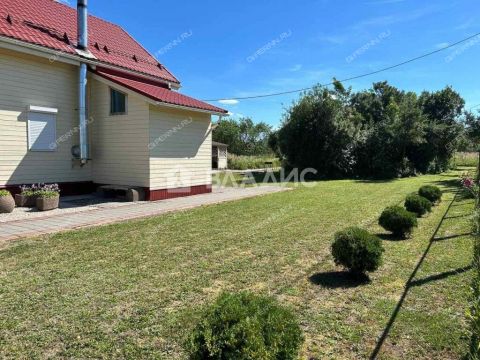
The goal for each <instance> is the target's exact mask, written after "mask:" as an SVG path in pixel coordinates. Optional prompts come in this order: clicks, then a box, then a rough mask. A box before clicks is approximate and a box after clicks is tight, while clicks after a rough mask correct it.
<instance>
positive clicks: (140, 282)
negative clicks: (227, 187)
mask: <svg viewBox="0 0 480 360" xmlns="http://www.w3.org/2000/svg"><path fill="white" fill-rule="evenodd" d="M460 173H461V172H460V171H456V172H451V173H448V174H442V175H432V176H422V177H417V178H410V179H402V180H395V181H386V182H382V181H378V182H375V181H373V182H369V181H354V180H341V181H322V182H319V183H317V184H316V186H315V187H313V188H298V189H295V190H292V191H289V192H284V193H277V194H273V195H268V196H264V197H259V198H254V199H247V200H242V201H237V202H231V203H225V204H221V205H215V206H207V207H203V208H199V209H195V210H190V211H185V212H181V213H175V214H169V215H165V216H160V217H155V218H150V219H147V220H142V221H132V222H126V223H123V224H117V225H111V226H105V227H99V228H93V229H87V230H82V231H75V232H69V233H63V234H58V235H53V236H44V237H41V238H35V239H26V240H23V241H17V242H14V243H11V244H10V245H8V246H6V247H4V248H3V249H2V250H1V251H0V306H1V309H0V357H2V358H31V357H34V358H50V357H61V358H164V359H184V358H185V357H186V354H185V353H184V350H183V349H184V348H183V344H184V341H185V339H186V337H187V336H188V334H189V332H190V330H191V328H192V327H193V326H194V325H195V322H196V321H197V319H198V316H199V311H200V310H201V307H202V306H203V305H204V304H205V303H206V302H210V301H212V300H213V299H214V298H215V297H216V296H217V295H218V293H220V292H221V291H222V290H231V291H236V290H246V289H248V290H251V291H254V292H257V293H261V294H271V295H274V296H276V297H277V298H278V299H279V300H280V301H281V302H283V303H285V304H289V305H290V306H292V307H293V308H294V309H295V310H296V312H297V313H298V316H299V318H300V321H301V326H302V328H303V330H304V331H305V334H306V342H305V346H304V348H303V353H302V358H306V359H330V358H331V359H353V358H368V357H369V356H370V355H371V354H372V352H373V351H374V348H375V346H376V345H377V340H378V339H379V337H380V335H381V334H382V333H383V332H384V330H385V329H387V332H385V334H386V335H387V336H386V338H385V341H384V342H383V343H382V346H381V347H380V352H379V358H382V359H459V358H460V357H461V356H462V355H464V354H465V352H466V350H467V344H468V324H467V322H466V319H465V310H466V309H467V307H468V296H469V291H470V281H471V276H472V272H471V271H470V270H469V266H470V264H471V259H472V238H471V237H470V235H468V233H469V232H470V219H469V214H470V212H471V210H472V206H473V203H472V200H469V199H462V198H460V197H457V198H456V199H454V191H455V190H456V188H455V184H456V183H457V180H456V178H457V177H458V176H459V175H460ZM427 183H432V184H437V185H440V186H442V187H443V189H444V190H445V191H446V193H445V195H444V201H443V202H442V203H441V204H440V205H439V206H438V207H436V208H435V209H434V212H433V213H432V214H430V215H429V216H427V217H426V218H424V219H421V221H420V224H419V228H418V229H417V230H416V231H415V233H414V236H413V238H412V239H410V240H408V241H392V239H390V238H389V237H388V236H383V237H384V246H385V249H386V252H385V263H384V265H383V266H382V267H381V269H380V270H379V271H378V272H376V273H374V274H372V276H371V280H372V281H371V283H369V284H356V283H352V281H350V280H349V279H348V278H347V277H345V276H344V273H342V272H341V269H340V268H337V267H335V266H334V264H333V261H332V258H331V255H330V244H331V241H332V237H333V234H334V233H335V232H336V231H337V230H339V229H342V228H344V227H346V226H351V225H359V226H364V227H366V228H368V229H369V230H371V231H373V232H376V233H380V234H381V233H382V231H381V229H380V228H379V227H378V226H377V225H376V220H377V218H378V216H379V214H380V212H381V211H382V210H383V208H384V207H385V206H387V205H392V204H397V203H400V202H401V201H402V199H404V198H405V196H406V195H407V194H408V193H410V192H413V191H415V190H417V189H418V187H419V186H421V185H423V184H427ZM445 214H446V215H445ZM438 226H439V228H438V231H436V229H437V227H438ZM433 235H435V239H437V240H436V241H434V242H433V243H432V244H431V246H429V243H430V240H431V238H432V236H433ZM427 250H428V251H427ZM422 258H424V260H423V261H422V262H421V263H420V266H419V268H418V271H417V272H416V273H414V270H415V268H416V267H417V264H418V263H419V261H420V260H421V259H422ZM412 273H414V275H415V276H414V278H413V281H410V282H409V283H408V284H409V286H407V287H406V284H407V281H408V280H409V278H410V277H411V275H412ZM405 289H406V292H405V291H404V290H405ZM402 294H403V295H405V296H404V297H402ZM401 298H404V301H400V300H401ZM396 310H397V311H396ZM388 324H390V325H391V326H387V325H388Z"/></svg>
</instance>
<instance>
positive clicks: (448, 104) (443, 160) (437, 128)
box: [415, 87, 465, 172]
mask: <svg viewBox="0 0 480 360" xmlns="http://www.w3.org/2000/svg"><path fill="white" fill-rule="evenodd" d="M419 102H420V106H421V108H422V111H423V113H424V114H425V116H426V118H427V126H426V135H425V138H426V142H425V143H424V144H423V145H422V146H420V147H418V148H417V149H416V150H415V151H416V153H417V155H418V156H417V167H418V168H419V169H420V170H421V171H422V172H439V171H444V170H446V169H447V168H448V165H449V162H450V159H451V157H452V156H453V154H454V152H455V150H456V148H457V146H458V140H459V136H460V134H461V132H462V125H461V115H462V113H463V108H464V106H465V101H464V100H463V99H462V97H461V96H460V94H458V93H457V92H456V91H454V90H453V89H452V88H451V87H446V88H445V89H443V90H440V91H436V92H427V91H424V92H423V93H422V94H421V95H420V98H419ZM419 159H420V161H418V160H419Z"/></svg>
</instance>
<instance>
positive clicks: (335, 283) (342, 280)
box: [309, 271, 371, 289]
mask: <svg viewBox="0 0 480 360" xmlns="http://www.w3.org/2000/svg"><path fill="white" fill-rule="evenodd" d="M309 280H310V282H311V283H312V284H315V285H319V286H322V287H325V288H327V289H349V288H356V287H358V286H362V285H367V284H370V282H371V280H370V278H369V277H368V276H367V275H356V276H354V275H352V274H351V273H349V272H348V271H329V272H324V273H317V274H314V275H312V276H310V278H309Z"/></svg>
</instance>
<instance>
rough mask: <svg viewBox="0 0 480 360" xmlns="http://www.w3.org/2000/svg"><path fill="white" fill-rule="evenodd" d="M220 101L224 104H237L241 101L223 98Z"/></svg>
mask: <svg viewBox="0 0 480 360" xmlns="http://www.w3.org/2000/svg"><path fill="white" fill-rule="evenodd" d="M218 102H219V103H220V104H223V105H237V104H238V103H239V101H238V100H235V99H223V100H219V101H218Z"/></svg>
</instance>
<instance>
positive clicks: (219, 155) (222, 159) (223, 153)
mask: <svg viewBox="0 0 480 360" xmlns="http://www.w3.org/2000/svg"><path fill="white" fill-rule="evenodd" d="M212 168H213V169H215V170H226V169H228V145H227V144H222V143H219V142H216V141H213V142H212Z"/></svg>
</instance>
